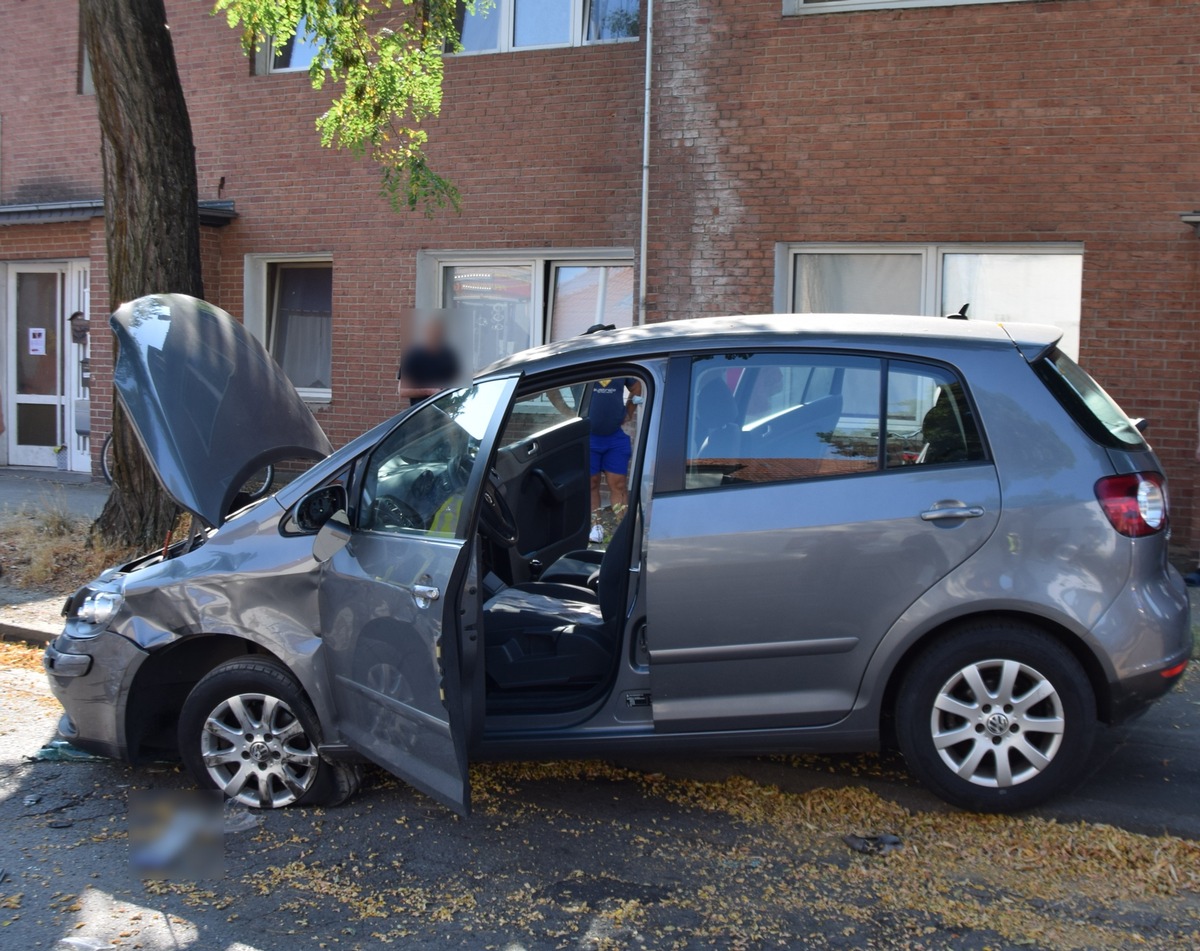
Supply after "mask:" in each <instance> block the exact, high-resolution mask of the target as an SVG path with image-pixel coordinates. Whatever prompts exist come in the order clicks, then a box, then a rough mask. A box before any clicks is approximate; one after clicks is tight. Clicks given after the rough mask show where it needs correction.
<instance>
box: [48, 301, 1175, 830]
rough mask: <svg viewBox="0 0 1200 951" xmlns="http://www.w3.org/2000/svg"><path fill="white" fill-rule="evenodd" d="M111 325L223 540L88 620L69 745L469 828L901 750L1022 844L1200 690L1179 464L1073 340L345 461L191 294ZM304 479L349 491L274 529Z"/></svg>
mask: <svg viewBox="0 0 1200 951" xmlns="http://www.w3.org/2000/svg"><path fill="white" fill-rule="evenodd" d="M111 322H112V326H113V328H114V331H115V332H116V334H117V337H118V339H119V342H120V358H119V362H118V365H117V368H116V374H115V377H116V386H117V389H118V393H119V396H120V399H121V400H122V402H123V404H124V406H125V408H126V409H127V411H128V413H129V416H130V418H131V419H132V420H133V421H134V425H135V427H136V428H137V430H138V432H139V435H140V438H141V441H142V443H143V445H144V446H145V448H146V450H147V452H148V453H149V455H150V456H151V458H152V459H153V460H154V463H155V465H156V467H157V470H158V472H159V475H160V477H161V478H162V481H163V484H164V485H165V486H166V487H167V489H168V491H169V492H171V493H172V494H173V495H174V497H175V499H176V500H177V501H178V503H179V504H180V505H181V506H182V507H184V508H185V509H187V510H189V511H190V512H191V513H192V514H193V515H194V516H195V519H194V524H195V525H196V526H197V527H196V529H195V531H194V532H193V533H192V534H191V535H190V537H188V538H185V539H182V540H180V541H178V542H176V543H175V544H173V545H171V546H170V547H169V548H168V549H166V550H165V551H164V552H160V553H155V554H151V555H147V556H145V557H143V558H141V559H139V560H136V561H134V562H131V563H130V564H128V565H125V566H123V567H121V568H116V569H112V570H110V571H107V572H105V573H104V574H103V575H101V576H100V577H99V578H98V579H97V580H96V581H94V582H93V583H91V584H89V585H87V586H86V587H84V588H82V589H80V590H79V591H78V592H77V593H76V594H75V595H73V596H72V597H71V598H70V599H69V600H68V602H67V604H66V606H65V608H64V614H65V615H66V624H65V629H64V631H63V633H62V635H61V636H59V637H58V638H57V639H56V640H55V641H54V642H53V643H52V644H51V645H50V646H49V647H48V648H47V650H46V654H45V666H46V670H47V672H48V674H49V678H50V682H51V685H52V687H53V690H54V693H55V695H56V696H57V697H58V698H59V700H60V701H61V702H62V704H63V706H64V708H65V710H66V715H65V716H64V717H63V718H62V721H61V725H60V731H61V733H62V735H63V736H64V737H66V738H67V739H69V740H70V741H71V742H73V743H75V744H77V745H79V746H81V747H84V748H87V749H90V750H94V751H97V752H100V753H104V754H108V755H110V756H114V757H119V758H123V759H128V760H134V761H135V760H137V759H139V758H142V757H145V756H148V755H161V754H162V752H163V751H177V752H178V754H179V755H180V756H181V757H182V759H183V761H184V763H185V764H186V765H187V767H188V768H189V769H190V771H191V772H192V774H193V775H194V776H195V778H196V780H197V782H199V783H200V784H202V785H204V786H207V787H213V788H216V789H219V790H221V791H222V792H223V793H224V794H225V795H227V796H229V797H232V798H235V799H237V800H240V801H241V802H243V803H246V804H248V805H250V806H254V807H264V808H265V807H277V806H286V805H290V804H292V803H298V802H299V803H334V802H338V801H340V800H342V799H344V798H345V797H347V796H349V795H350V794H352V793H353V792H354V790H355V789H356V787H357V782H358V776H359V769H360V767H359V765H358V764H359V763H361V762H362V761H363V760H364V759H366V760H371V761H374V762H375V763H378V764H379V765H381V766H383V767H385V768H386V769H388V770H390V771H391V772H393V773H395V774H396V775H397V776H400V777H402V778H404V779H405V780H407V781H408V782H410V783H411V784H412V785H413V786H415V787H417V788H418V789H421V790H423V791H425V792H426V793H428V794H429V795H430V796H432V797H434V798H435V799H438V800H440V801H441V802H443V803H445V804H447V805H449V806H450V807H452V808H454V809H457V810H460V811H465V810H466V809H467V808H468V807H469V793H470V790H469V779H468V771H467V763H468V760H469V759H471V758H478V757H501V756H503V757H521V758H539V757H563V756H569V757H576V756H602V755H606V754H612V753H618V752H648V751H662V752H667V751H670V752H691V753H710V752H718V751H719V752H725V753H728V752H736V753H748V754H749V753H759V752H766V751H780V750H805V751H834V750H836V751H854V750H870V749H876V748H879V747H880V746H881V745H886V744H893V743H895V744H898V745H899V748H900V749H901V750H902V752H903V754H904V757H905V759H906V761H907V763H908V764H909V767H910V768H911V770H912V772H913V773H914V774H916V775H917V776H918V777H919V778H920V779H921V780H922V781H923V782H924V783H926V784H927V785H928V786H929V787H930V788H932V789H933V790H934V791H936V792H937V793H938V794H939V795H940V796H942V797H944V798H945V799H947V800H949V801H950V802H952V803H955V804H957V805H959V806H962V807H965V808H968V809H975V810H1015V809H1022V808H1026V807H1029V806H1031V805H1033V804H1035V803H1038V802H1040V801H1042V800H1043V799H1045V798H1046V797H1048V796H1051V795H1053V794H1055V793H1057V792H1059V791H1061V790H1063V789H1066V788H1068V787H1070V786H1071V785H1072V784H1073V783H1075V782H1077V781H1079V779H1080V777H1081V776H1083V775H1085V766H1086V763H1087V760H1088V758H1089V752H1090V749H1091V746H1092V742H1093V739H1094V737H1095V735H1096V732H1097V730H1098V725H1099V724H1100V723H1109V724H1116V723H1120V722H1121V721H1123V720H1126V719H1128V718H1129V717H1131V716H1133V715H1135V714H1137V713H1139V712H1141V711H1143V710H1144V709H1145V708H1146V707H1147V706H1148V705H1149V704H1150V703H1151V702H1152V701H1153V700H1154V699H1155V698H1156V697H1158V696H1160V695H1161V694H1163V693H1164V692H1165V691H1167V690H1168V689H1169V688H1170V687H1171V686H1172V684H1173V683H1175V682H1176V680H1177V679H1178V678H1179V676H1180V675H1181V674H1182V672H1183V670H1184V667H1185V665H1186V664H1187V660H1188V657H1189V656H1190V652H1191V633H1190V625H1189V617H1188V599H1187V597H1186V592H1185V588H1184V585H1183V582H1182V579H1181V578H1180V577H1179V575H1178V573H1177V572H1176V571H1174V570H1173V569H1172V568H1171V567H1170V566H1169V565H1168V563H1167V557H1166V555H1167V528H1168V513H1167V499H1166V487H1165V482H1164V478H1163V473H1162V470H1161V467H1160V465H1159V463H1158V460H1157V459H1156V458H1155V456H1154V453H1153V452H1152V451H1151V450H1150V448H1149V446H1147V444H1146V443H1145V441H1144V440H1143V438H1142V436H1141V434H1140V432H1139V431H1138V429H1137V428H1136V426H1135V425H1134V424H1133V423H1132V422H1131V421H1130V420H1129V419H1128V418H1127V417H1126V416H1125V415H1124V414H1123V413H1122V412H1121V410H1120V409H1119V408H1118V407H1117V406H1116V405H1115V404H1114V403H1113V401H1112V400H1111V399H1110V398H1109V397H1108V396H1107V395H1106V394H1105V393H1104V391H1103V390H1101V389H1100V387H1099V386H1097V385H1096V383H1095V382H1093V381H1092V379H1091V378H1090V377H1089V376H1088V375H1087V374H1086V373H1084V372H1083V371H1082V370H1081V369H1080V368H1079V367H1078V366H1077V365H1076V364H1075V363H1073V362H1072V361H1071V360H1070V359H1069V358H1068V357H1067V356H1066V355H1064V354H1063V353H1062V352H1061V351H1060V350H1059V349H1057V346H1056V343H1057V340H1058V332H1057V331H1055V330H1053V329H1051V328H1048V327H1042V326H1037V325H1018V324H997V323H991V322H983V321H956V320H936V319H930V318H921V317H871V316H863V317H851V316H845V315H837V316H803V317H800V316H768V317H739V318H730V319H704V320H693V321H681V322H676V323H669V324H660V325H656V326H650V327H643V328H636V329H631V330H622V331H612V332H605V333H600V334H596V335H593V336H589V337H586V338H580V339H577V340H574V341H570V342H566V343H559V344H554V345H551V346H548V347H543V348H541V349H539V350H533V351H528V352H525V353H521V354H517V355H516V356H514V357H512V358H509V359H507V360H504V361H502V362H500V363H497V364H495V365H493V366H492V367H490V368H489V369H487V370H486V371H485V372H484V373H483V374H482V375H480V376H479V377H477V378H476V379H475V380H474V381H473V382H471V383H470V384H469V385H465V386H462V387H458V388H455V389H452V390H448V391H446V392H444V393H442V394H440V395H438V396H436V397H433V398H431V399H428V400H426V401H425V402H423V403H421V404H420V405H418V406H416V407H414V408H413V409H410V410H408V411H407V412H405V413H402V414H400V415H399V416H397V417H395V418H393V419H391V420H389V421H388V422H386V423H384V424H382V425H380V426H377V427H375V428H374V429H372V430H371V431H369V432H367V433H366V434H364V435H363V436H361V437H359V438H358V439H356V440H354V441H353V442H351V443H350V444H349V445H346V446H344V447H342V448H341V449H339V450H337V451H336V452H332V453H331V452H330V447H329V444H328V442H327V440H326V438H325V436H324V434H323V433H322V432H321V430H320V427H319V426H318V425H317V423H316V422H315V420H314V418H313V416H312V415H311V413H310V412H309V411H308V409H307V408H306V407H305V405H304V403H303V402H302V401H301V400H300V398H299V397H298V396H297V395H296V393H295V391H294V390H293V389H292V387H291V385H290V384H289V383H288V382H287V380H286V378H285V377H284V376H283V374H282V372H281V371H280V370H279V369H278V367H276V366H275V365H274V363H273V362H272V361H271V359H270V357H269V356H268V355H267V354H266V352H265V351H264V350H263V349H262V347H261V346H260V345H259V344H258V343H257V342H256V341H255V340H254V339H253V338H252V337H251V336H250V335H249V334H248V333H246V332H245V331H244V330H243V329H242V327H241V325H240V324H238V322H237V321H235V320H233V319H232V318H230V317H229V316H228V315H226V314H224V313H223V312H221V311H219V310H217V309H216V308H214V307H211V306H209V305H207V304H205V303H203V302H202V301H196V300H194V299H191V298H186V297H178V296H169V295H162V296H153V297H148V298H142V299H140V300H137V301H134V302H132V303H130V304H127V305H125V306H124V307H122V308H121V309H120V310H119V311H118V312H117V313H116V314H114V315H113V317H112V321H111ZM614 380H616V381H619V382H618V392H622V393H625V392H627V393H630V394H633V393H637V394H638V395H640V396H643V397H644V401H634V400H632V399H631V400H630V401H629V403H628V404H627V405H628V413H627V421H626V424H625V425H626V430H627V431H628V432H629V434H630V435H631V440H632V451H633V457H632V463H631V465H630V470H629V505H628V507H627V508H624V509H620V507H618V511H617V512H616V515H615V517H614V518H613V520H612V522H611V523H610V526H609V529H610V531H609V533H608V534H609V536H610V537H609V538H608V539H607V544H606V545H602V546H595V545H591V546H589V544H588V539H589V534H590V533H591V530H592V522H591V501H590V486H589V481H590V480H589V471H590V465H589V459H590V451H591V450H590V445H591V435H592V433H591V430H592V425H591V419H592V413H591V411H592V398H593V394H594V391H596V389H597V384H600V385H602V386H603V387H606V388H608V389H609V390H611V389H612V385H613V384H612V381H614ZM635 383H636V384H640V387H637V386H634V384H635ZM284 458H292V459H295V458H307V459H308V460H310V461H311V460H319V461H317V463H316V465H313V466H312V467H311V468H309V469H308V471H306V472H303V473H302V474H301V475H299V476H298V477H297V478H295V479H294V480H293V481H291V482H290V483H288V484H287V485H286V486H284V487H283V488H282V489H280V490H279V491H278V492H277V493H275V494H274V495H272V496H269V497H267V498H265V499H263V500H261V501H258V502H256V503H253V504H251V505H249V506H246V507H242V508H240V509H239V508H238V505H239V497H238V487H239V486H240V485H242V483H243V482H244V481H245V480H246V478H247V476H249V475H250V474H251V473H252V472H254V471H255V470H256V469H258V468H260V467H261V466H263V465H265V464H267V463H271V462H278V461H279V460H281V459H284Z"/></svg>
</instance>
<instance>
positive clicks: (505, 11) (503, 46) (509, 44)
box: [454, 0, 642, 56]
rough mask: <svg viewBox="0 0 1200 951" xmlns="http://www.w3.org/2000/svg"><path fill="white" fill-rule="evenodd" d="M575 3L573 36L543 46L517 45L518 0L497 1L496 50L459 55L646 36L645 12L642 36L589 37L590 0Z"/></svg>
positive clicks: (467, 53) (572, 0)
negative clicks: (514, 35) (514, 37)
mask: <svg viewBox="0 0 1200 951" xmlns="http://www.w3.org/2000/svg"><path fill="white" fill-rule="evenodd" d="M569 3H570V4H571V38H570V40H568V41H567V42H566V43H547V44H545V45H542V46H516V45H515V44H514V42H513V31H514V30H515V29H516V4H517V0H495V6H494V7H493V12H492V14H491V15H492V16H496V15H499V17H500V26H499V29H498V30H497V43H498V45H497V46H496V48H495V49H490V50H463V51H462V52H460V53H455V54H454V55H455V56H488V55H491V54H492V53H523V52H525V51H526V50H558V49H567V48H568V47H572V46H606V45H607V44H609V43H636V42H637V41H638V40H640V39H641V38H642V36H641V33H642V22H641V11H640V9H639V12H638V35H637V36H617V37H613V38H612V39H610V40H589V39H588V38H587V30H586V17H587V14H588V12H589V7H590V0H569Z"/></svg>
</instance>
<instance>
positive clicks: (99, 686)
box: [42, 621, 147, 761]
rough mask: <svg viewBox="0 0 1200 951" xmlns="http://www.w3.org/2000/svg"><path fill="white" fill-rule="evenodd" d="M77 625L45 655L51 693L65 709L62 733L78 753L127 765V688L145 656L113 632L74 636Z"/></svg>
mask: <svg viewBox="0 0 1200 951" xmlns="http://www.w3.org/2000/svg"><path fill="white" fill-rule="evenodd" d="M77 623H79V622H75V621H68V622H67V629H66V630H65V631H64V632H63V633H62V634H60V635H59V636H58V637H57V638H55V639H54V640H53V641H52V642H51V643H50V644H48V645H47V646H46V650H45V653H44V654H43V655H42V666H43V667H44V668H45V670H46V675H47V677H48V678H49V681H50V690H51V692H52V693H53V694H54V696H55V698H56V699H57V700H58V702H59V703H61V704H62V705H63V710H65V711H66V712H65V714H64V715H63V717H62V719H61V720H60V721H59V725H58V732H59V734H60V735H61V736H62V737H63V739H66V740H69V741H70V742H71V743H72V744H73V745H74V746H78V747H79V748H80V749H85V750H90V751H91V752H93V753H100V754H102V755H104V756H109V757H112V758H113V759H120V760H126V761H128V760H129V748H128V743H127V739H126V724H125V707H126V700H127V697H128V694H129V691H128V688H129V685H130V683H131V682H132V681H133V678H134V676H135V675H136V673H137V670H138V668H139V667H140V666H141V665H142V662H143V661H144V660H145V659H146V656H147V654H146V652H145V651H144V650H142V649H141V648H139V647H138V646H137V645H136V644H134V643H133V642H132V641H130V640H129V639H128V638H125V637H121V636H120V635H119V634H114V633H112V632H111V631H101V632H100V633H98V634H96V635H94V636H91V637H87V638H77V637H73V636H72V635H71V633H70V631H71V628H72V626H73V625H75V624H77Z"/></svg>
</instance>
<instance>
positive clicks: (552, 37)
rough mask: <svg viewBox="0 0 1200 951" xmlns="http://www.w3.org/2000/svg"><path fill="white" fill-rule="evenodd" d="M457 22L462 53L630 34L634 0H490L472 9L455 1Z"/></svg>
mask: <svg viewBox="0 0 1200 951" xmlns="http://www.w3.org/2000/svg"><path fill="white" fill-rule="evenodd" d="M458 27H459V34H460V38H461V42H462V47H463V48H462V52H464V53H506V52H510V51H512V50H518V49H545V48H547V47H556V46H581V45H584V44H590V43H606V42H610V41H613V40H628V39H636V38H637V35H638V0H495V2H494V3H493V4H492V6H490V7H489V8H488V9H486V10H485V9H483V5H482V4H479V6H478V7H477V9H476V11H475V12H474V13H468V12H467V9H466V5H465V4H461V3H460V4H459V14H458Z"/></svg>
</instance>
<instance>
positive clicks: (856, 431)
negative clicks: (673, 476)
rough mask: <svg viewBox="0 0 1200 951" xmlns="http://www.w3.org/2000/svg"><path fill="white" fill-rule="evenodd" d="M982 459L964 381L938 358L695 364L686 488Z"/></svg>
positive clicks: (710, 360) (769, 357)
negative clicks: (935, 360) (929, 362)
mask: <svg viewBox="0 0 1200 951" xmlns="http://www.w3.org/2000/svg"><path fill="white" fill-rule="evenodd" d="M985 458H986V453H985V450H984V445H983V439H982V437H981V434H980V431H979V428H978V426H977V423H976V420H975V416H974V413H973V411H972V409H971V405H970V402H969V400H968V399H967V397H966V392H965V390H964V388H963V385H962V382H961V381H960V380H959V379H958V377H957V376H956V375H955V374H954V373H953V372H951V371H950V370H948V369H946V368H944V367H939V366H932V365H926V364H919V363H912V362H907V361H899V360H891V359H884V358H882V357H871V356H860V355H854V354H828V353H757V354H720V355H714V356H704V357H698V358H696V359H695V360H694V361H693V364H692V374H691V383H690V394H689V404H688V427H687V462H686V472H685V478H684V488H685V489H700V488H711V487H715V486H724V485H738V484H747V483H770V482H789V481H794V480H798V479H811V478H821V477H829V476H842V475H853V474H857V473H865V472H878V471H880V470H881V469H894V468H898V467H900V466H917V465H921V466H932V465H945V464H958V463H968V462H976V461H980V460H983V459H985Z"/></svg>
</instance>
